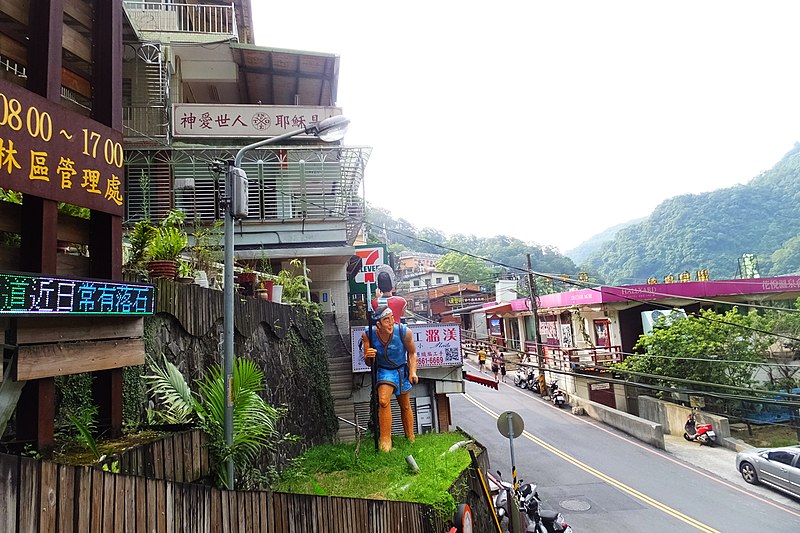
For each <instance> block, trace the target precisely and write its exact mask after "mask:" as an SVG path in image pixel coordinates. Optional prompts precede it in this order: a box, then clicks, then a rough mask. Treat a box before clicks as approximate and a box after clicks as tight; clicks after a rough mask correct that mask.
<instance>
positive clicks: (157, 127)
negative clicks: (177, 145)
mask: <svg viewBox="0 0 800 533" xmlns="http://www.w3.org/2000/svg"><path fill="white" fill-rule="evenodd" d="M122 126H123V130H124V134H125V137H126V138H140V139H142V138H145V139H159V140H161V141H163V139H165V138H167V135H168V133H169V113H168V112H167V109H166V108H165V107H164V106H163V105H161V106H158V105H151V106H147V105H143V106H127V107H123V108H122Z"/></svg>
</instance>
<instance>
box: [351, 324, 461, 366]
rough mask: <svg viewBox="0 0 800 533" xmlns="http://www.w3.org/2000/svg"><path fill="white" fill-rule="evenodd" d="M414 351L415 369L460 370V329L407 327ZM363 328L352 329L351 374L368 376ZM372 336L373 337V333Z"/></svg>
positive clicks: (437, 326) (425, 325)
mask: <svg viewBox="0 0 800 533" xmlns="http://www.w3.org/2000/svg"><path fill="white" fill-rule="evenodd" d="M408 328H409V329H410V330H411V335H412V337H413V338H414V344H415V345H416V347H417V368H438V367H443V366H461V365H462V364H463V360H462V357H461V328H460V327H459V326H458V325H455V324H409V325H408ZM366 329H367V328H366V326H360V327H357V328H352V329H351V330H350V338H351V342H352V348H353V350H352V353H353V372H369V367H368V366H367V364H366V363H365V362H364V348H363V346H362V335H363V333H364V331H365V330H366ZM373 334H376V333H373Z"/></svg>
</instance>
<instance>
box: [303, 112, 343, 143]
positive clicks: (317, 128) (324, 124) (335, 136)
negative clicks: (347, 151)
mask: <svg viewBox="0 0 800 533" xmlns="http://www.w3.org/2000/svg"><path fill="white" fill-rule="evenodd" d="M349 125H350V120H349V119H347V118H346V117H344V116H342V115H337V116H335V117H328V118H326V119H324V120H320V121H319V122H315V123H313V124H311V125H309V126H308V127H307V128H306V133H307V134H309V135H314V136H316V137H319V139H320V140H323V141H325V142H333V141H338V140H340V139H341V138H342V137H344V134H345V133H347V126H349Z"/></svg>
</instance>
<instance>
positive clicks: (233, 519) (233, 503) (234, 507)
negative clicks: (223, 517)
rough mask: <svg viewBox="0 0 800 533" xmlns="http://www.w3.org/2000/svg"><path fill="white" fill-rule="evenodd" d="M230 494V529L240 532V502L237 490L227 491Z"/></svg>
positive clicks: (234, 532)
mask: <svg viewBox="0 0 800 533" xmlns="http://www.w3.org/2000/svg"><path fill="white" fill-rule="evenodd" d="M226 493H227V494H228V531H230V533H239V502H238V499H237V494H236V491H233V490H229V491H226Z"/></svg>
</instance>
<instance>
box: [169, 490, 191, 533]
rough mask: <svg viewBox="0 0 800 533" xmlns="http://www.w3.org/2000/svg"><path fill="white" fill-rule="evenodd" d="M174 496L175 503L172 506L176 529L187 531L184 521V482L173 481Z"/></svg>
mask: <svg viewBox="0 0 800 533" xmlns="http://www.w3.org/2000/svg"><path fill="white" fill-rule="evenodd" d="M172 497H173V501H174V504H173V506H172V509H173V512H172V520H173V522H174V523H175V531H177V532H182V531H187V530H186V529H184V523H183V506H184V501H183V484H182V483H173V485H172Z"/></svg>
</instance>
